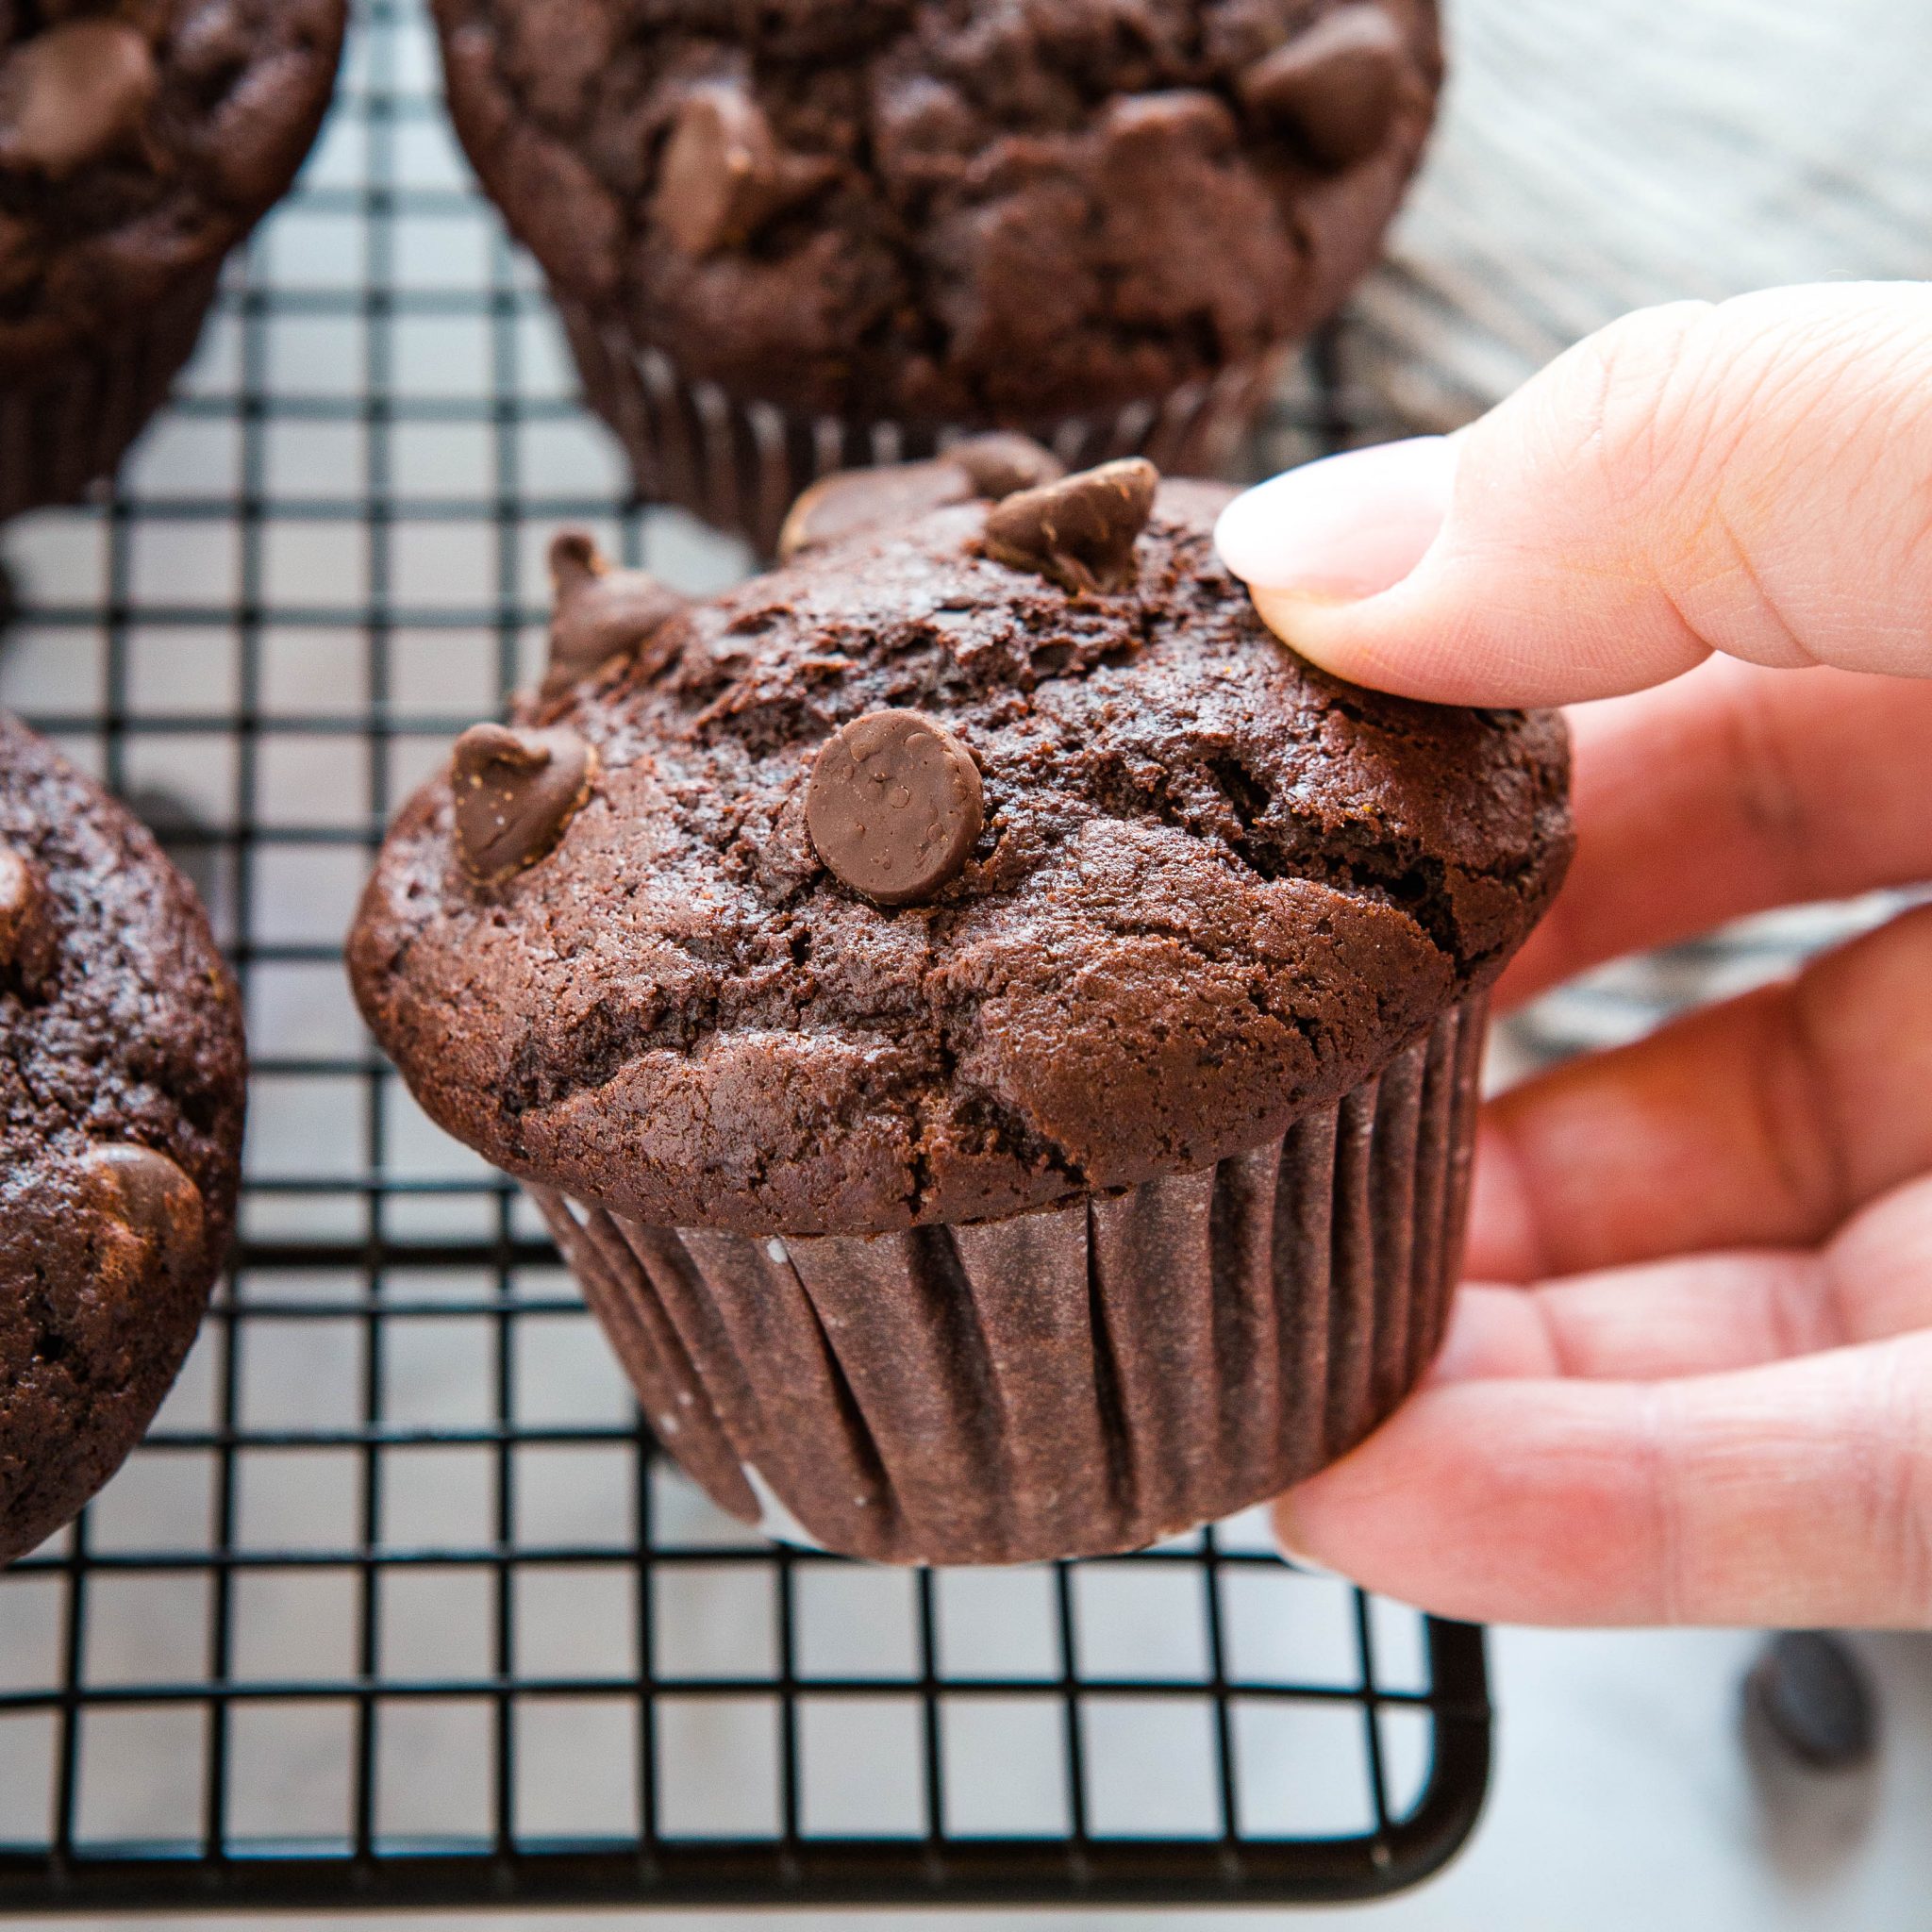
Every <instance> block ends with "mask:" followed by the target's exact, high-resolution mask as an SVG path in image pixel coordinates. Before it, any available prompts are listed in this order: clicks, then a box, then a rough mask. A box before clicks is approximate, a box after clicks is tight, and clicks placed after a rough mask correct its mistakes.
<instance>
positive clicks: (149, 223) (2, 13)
mask: <svg viewBox="0 0 1932 1932" xmlns="http://www.w3.org/2000/svg"><path fill="white" fill-rule="evenodd" d="M346 15H347V6H346V0H118V4H116V0H0V516H11V515H14V514H15V513H16V512H18V511H20V510H25V509H31V508H35V507H36V506H37V505H41V504H50V503H62V502H65V501H67V500H68V499H69V498H71V497H74V496H77V495H78V494H79V493H80V491H82V490H83V489H85V488H86V486H87V485H88V484H90V483H92V481H93V480H94V479H95V478H96V477H97V476H103V475H108V473H109V472H110V471H112V470H113V468H114V467H115V465H116V464H117V463H119V461H120V460H121V457H122V454H123V452H124V451H125V449H126V448H127V445H128V444H129V443H130V442H132V441H134V439H135V437H136V436H137V435H139V434H140V432H141V430H142V426H143V425H145V424H146V422H147V420H148V418H149V417H150V416H152V415H153V414H154V412H155V410H156V409H157V408H159V407H160V404H161V401H162V398H163V397H164V396H165V395H166V394H167V390H168V385H169V383H170V382H171V381H173V379H174V377H175V372H176V371H177V370H178V369H179V368H180V367H181V365H182V363H184V362H185V361H186V360H187V359H188V358H189V355H190V353H191V352H192V350H193V347H194V342H195V338H196V337H197V336H198V335H199V334H200V332H201V325H202V322H203V320H204V319H205V317H206V316H207V313H208V305H209V303H210V302H211V301H212V300H213V298H214V292H215V280H216V276H217V275H218V273H219V271H220V269H221V265H222V258H223V257H224V256H225V255H226V253H227V252H228V250H229V249H230V248H232V247H233V246H234V245H235V243H236V242H239V241H240V240H241V239H242V236H243V235H244V234H246V233H247V231H248V230H249V228H250V227H252V226H253V225H254V224H255V223H256V221H257V220H258V218H259V217H260V216H261V214H262V213H263V211H264V210H265V209H266V208H268V207H269V205H270V204H271V203H272V202H274V201H275V200H276V199H278V198H279V196H280V195H281V194H282V192H283V191H284V190H286V189H287V187H288V186H289V183H290V182H291V180H292V179H293V178H294V175H295V170H296V169H297V168H298V167H299V166H300V165H301V163H302V158H303V157H304V156H305V155H306V154H307V153H308V146H309V143H310V142H312V141H313V140H314V138H315V132H316V129H317V127H318V126H319V125H321V121H322V115H323V109H324V108H325V107H326V106H327V105H328V97H329V92H330V90H331V88H332V87H333V85H334V82H335V73H336V62H337V58H338V57H339V56H340V54H341V43H342V29H343V25H344V23H345V19H346Z"/></svg>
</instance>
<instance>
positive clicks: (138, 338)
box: [0, 263, 220, 517]
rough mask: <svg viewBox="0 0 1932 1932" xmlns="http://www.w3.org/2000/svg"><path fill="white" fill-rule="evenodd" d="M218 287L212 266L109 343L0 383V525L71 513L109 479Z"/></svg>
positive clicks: (190, 345) (188, 348) (162, 393)
mask: <svg viewBox="0 0 1932 1932" xmlns="http://www.w3.org/2000/svg"><path fill="white" fill-rule="evenodd" d="M219 280H220V264H219V263H217V264H216V265H215V266H214V267H213V268H210V269H208V270H205V271H201V272H198V273H196V274H195V275H192V276H190V277H189V278H188V279H187V280H185V281H183V282H181V283H180V284H179V285H178V286H176V287H175V288H174V289H171V290H170V291H168V292H167V293H166V294H165V295H164V296H163V297H162V298H161V299H160V300H159V301H158V302H157V303H156V304H155V305H154V306H153V307H152V308H149V309H148V310H147V311H146V312H145V313H144V314H143V315H142V316H141V317H140V318H139V320H138V322H136V323H135V324H132V325H129V326H128V327H127V328H126V329H125V330H124V331H123V332H122V333H121V334H119V335H117V336H115V337H114V338H112V339H111V340H110V341H106V342H102V343H96V344H94V345H93V346H92V347H91V348H90V349H88V350H86V351H85V352H76V353H75V354H74V355H72V356H68V357H64V358H61V359H60V360H59V361H58V362H57V363H56V364H55V365H54V366H52V367H51V368H49V369H47V370H45V371H44V372H34V373H32V374H29V375H21V376H4V377H0V517H11V516H18V515H20V514H21V513H22V512H23V511H25V510H30V509H39V508H43V507H44V506H46V505H48V504H57V503H71V502H73V501H74V499H75V498H76V497H78V496H79V495H81V493H82V492H83V491H85V490H86V489H87V487H88V485H89V484H90V483H92V482H93V481H94V479H95V478H96V477H99V476H106V475H111V474H112V472H113V471H114V469H115V468H116V467H117V466H118V465H119V463H120V461H121V458H122V457H123V456H125V454H126V451H127V446H128V444H129V443H131V442H132V441H134V439H135V438H136V437H137V436H139V435H140V434H141V432H142V429H144V428H145V427H146V426H147V424H148V421H149V419H150V418H151V417H152V416H153V415H154V413H155V411H156V410H157V409H158V408H160V406H161V404H162V403H163V402H164V401H165V400H166V399H167V394H168V389H169V385H170V384H172V383H173V381H174V380H175V376H176V375H178V374H179V373H180V370H181V366H182V364H183V363H185V362H186V361H187V360H188V358H189V357H190V356H192V354H193V353H194V345H195V343H196V341H198V340H199V339H200V336H201V328H202V324H203V323H204V322H205V321H207V319H208V308H209V305H210V304H211V303H212V302H213V301H214V296H215V289H216V286H217V284H218V282H219Z"/></svg>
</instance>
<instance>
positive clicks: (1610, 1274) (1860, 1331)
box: [1429, 1179, 1932, 1384]
mask: <svg viewBox="0 0 1932 1932" xmlns="http://www.w3.org/2000/svg"><path fill="white" fill-rule="evenodd" d="M1920 1329H1932V1179H1920V1180H1917V1181H1911V1182H1907V1184H1906V1186H1904V1187H1903V1188H1899V1189H1895V1190H1894V1191H1892V1192H1891V1193H1890V1194H1887V1195H1885V1196H1883V1197H1882V1198H1881V1199H1879V1200H1877V1201H1874V1203H1873V1204H1872V1206H1871V1207H1869V1208H1864V1209H1862V1210H1861V1211H1860V1212H1859V1213H1857V1214H1856V1215H1854V1216H1853V1217H1852V1219H1851V1220H1850V1221H1849V1222H1848V1223H1846V1224H1845V1225H1844V1227H1843V1228H1841V1229H1840V1231H1839V1233H1838V1234H1837V1235H1835V1236H1834V1237H1833V1238H1832V1240H1831V1241H1828V1242H1827V1243H1826V1244H1825V1245H1824V1248H1822V1249H1819V1250H1816V1251H1811V1250H1803V1249H1761V1250H1757V1251H1755V1252H1750V1253H1731V1254H1722V1255H1696V1256H1690V1257H1672V1258H1671V1259H1669V1260H1665V1261H1648V1262H1643V1263H1641V1264H1639V1265H1637V1266H1635V1267H1629V1268H1607V1269H1601V1270H1599V1271H1597V1272H1596V1273H1594V1274H1577V1275H1572V1276H1568V1277H1566V1278H1562V1279H1558V1280H1556V1281H1545V1282H1539V1283H1537V1284H1535V1285H1534V1286H1532V1287H1528V1288H1499V1287H1493V1286H1489V1285H1483V1284H1474V1283H1472V1284H1470V1285H1468V1286H1465V1287H1464V1288H1462V1289H1460V1290H1459V1291H1457V1297H1456V1304H1455V1307H1454V1310H1453V1312H1452V1314H1451V1318H1450V1323H1449V1332H1448V1335H1447V1337H1446V1338H1445V1340H1444V1341H1443V1344H1442V1350H1441V1354H1440V1355H1439V1356H1438V1357H1436V1361H1435V1365H1434V1366H1433V1368H1431V1370H1430V1372H1429V1374H1430V1379H1431V1381H1432V1382H1434V1383H1438V1384H1441V1383H1447V1382H1478V1381H1504V1380H1511V1379H1515V1380H1526V1379H1541V1378H1547V1377H1550V1376H1555V1375H1567V1376H1574V1377H1575V1378H1577V1379H1580V1380H1586V1381H1603V1380H1615V1381H1646V1382H1647V1381H1661V1380H1663V1379H1665V1378H1667V1377H1675V1376H1681V1375H1704V1374H1719V1373H1721V1372H1723V1371H1725V1370H1729V1369H1747V1368H1757V1367H1759V1366H1761V1365H1763V1364H1764V1363H1767V1362H1774V1361H1783V1360H1786V1359H1788V1358H1790V1357H1795V1356H1805V1355H1816V1354H1818V1353H1820V1352H1821V1351H1822V1350H1824V1349H1827V1348H1842V1347H1849V1346H1851V1345H1853V1344H1856V1343H1859V1342H1867V1341H1884V1340H1886V1339H1888V1338H1889V1337H1891V1336H1894V1335H1907V1334H1911V1333H1914V1332H1916V1331H1918V1330H1920Z"/></svg>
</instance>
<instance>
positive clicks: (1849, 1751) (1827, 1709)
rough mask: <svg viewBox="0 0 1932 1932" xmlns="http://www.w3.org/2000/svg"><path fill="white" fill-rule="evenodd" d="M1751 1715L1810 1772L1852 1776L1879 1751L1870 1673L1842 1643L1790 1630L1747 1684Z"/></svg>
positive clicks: (1825, 1633)
mask: <svg viewBox="0 0 1932 1932" xmlns="http://www.w3.org/2000/svg"><path fill="white" fill-rule="evenodd" d="M1744 1696H1745V1701H1746V1705H1747V1707H1749V1708H1751V1709H1753V1710H1755V1712H1756V1713H1757V1716H1758V1717H1759V1718H1760V1719H1761V1720H1762V1722H1763V1724H1764V1726H1765V1728H1766V1730H1767V1731H1768V1732H1769V1734H1770V1736H1771V1738H1772V1739H1774V1740H1775V1741H1776V1742H1777V1744H1778V1745H1779V1746H1780V1747H1781V1748H1782V1749H1783V1750H1784V1751H1785V1752H1786V1753H1788V1754H1789V1755H1790V1757H1794V1758H1795V1759H1797V1761H1798V1762H1799V1763H1800V1764H1803V1765H1805V1766H1806V1767H1807V1768H1808V1769H1810V1770H1812V1771H1852V1770H1857V1768H1859V1767H1860V1766H1862V1765H1865V1764H1868V1763H1870V1762H1871V1759H1872V1757H1873V1755H1874V1752H1875V1750H1876V1749H1877V1730H1878V1725H1877V1714H1876V1711H1875V1709H1874V1698H1873V1692H1872V1686H1871V1682H1870V1680H1869V1678H1868V1677H1867V1675H1866V1674H1865V1670H1864V1667H1863V1666H1862V1665H1861V1664H1860V1663H1859V1662H1858V1660H1857V1657H1855V1656H1854V1655H1853V1653H1852V1651H1851V1649H1850V1648H1849V1647H1848V1646H1847V1645H1846V1643H1845V1642H1844V1641H1843V1639H1841V1638H1839V1637H1836V1636H1833V1635H1832V1634H1831V1633H1830V1632H1828V1631H1824V1630H1787V1631H1783V1632H1781V1633H1780V1634H1779V1635H1778V1636H1776V1637H1774V1638H1772V1639H1771V1640H1770V1641H1769V1642H1768V1643H1767V1644H1766V1646H1765V1649H1764V1652H1763V1655H1762V1656H1761V1657H1759V1658H1758V1660H1757V1664H1756V1665H1755V1666H1754V1667H1753V1668H1752V1671H1751V1674H1750V1675H1749V1676H1748V1677H1747V1678H1746V1679H1745V1680H1744Z"/></svg>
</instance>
